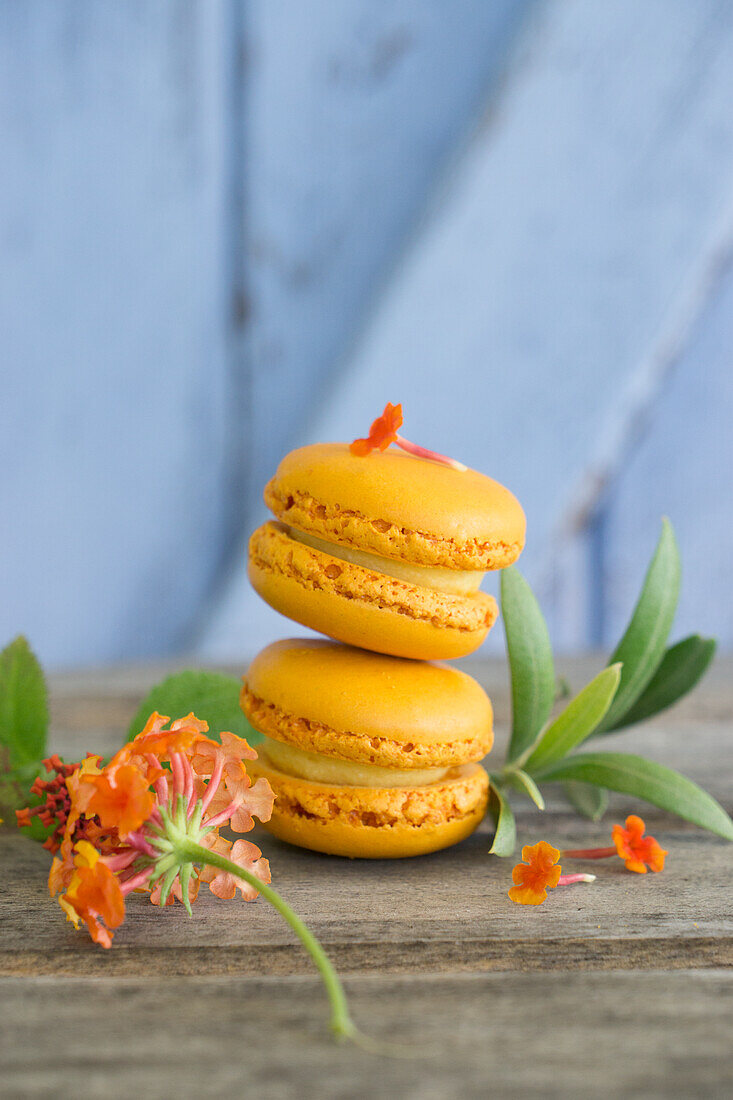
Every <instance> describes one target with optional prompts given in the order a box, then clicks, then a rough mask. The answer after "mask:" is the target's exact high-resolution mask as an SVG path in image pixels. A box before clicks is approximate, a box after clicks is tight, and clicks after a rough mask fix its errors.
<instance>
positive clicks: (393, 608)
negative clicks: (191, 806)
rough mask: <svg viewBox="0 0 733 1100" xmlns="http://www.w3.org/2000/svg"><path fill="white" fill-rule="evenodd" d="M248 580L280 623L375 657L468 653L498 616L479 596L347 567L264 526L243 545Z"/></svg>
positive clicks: (278, 526) (275, 525)
mask: <svg viewBox="0 0 733 1100" xmlns="http://www.w3.org/2000/svg"><path fill="white" fill-rule="evenodd" d="M249 579H250V581H251V582H252V585H253V587H254V589H255V591H256V592H257V593H258V594H259V595H260V596H262V598H263V599H264V600H265V601H266V602H267V603H269V604H270V606H271V607H274V608H275V610H276V611H279V612H280V613H281V614H283V615H287V617H288V618H290V619H292V620H294V621H295V622H298V623H301V624H302V625H303V626H307V627H310V628H311V629H313V630H317V631H319V632H320V633H322V634H326V635H328V636H329V637H331V638H336V639H338V640H339V641H342V642H346V643H347V644H349V645H352V646H357V647H359V648H362V649H367V650H372V651H373V652H376V653H385V654H388V655H391V656H395V657H408V658H412V659H416V660H428V661H430V660H450V659H452V658H457V657H466V656H468V655H469V654H470V653H473V652H474V651H475V650H476V649H478V647H479V646H480V645H481V643H482V642H483V641H484V639H485V638H486V635H487V634H488V632H489V630H490V628H491V626H492V625H493V623H494V621H495V619H496V616H497V606H496V601H495V600H494V599H493V597H492V596H489V595H487V594H486V593H485V592H476V593H474V594H472V595H456V594H453V593H447V592H439V591H435V590H434V589H429V588H424V587H421V586H420V585H417V584H410V583H407V582H405V581H401V580H398V579H396V578H394V577H390V576H388V575H386V574H382V573H378V572H375V571H372V570H369V569H365V568H363V567H362V566H359V565H355V564H353V563H351V562H346V561H344V560H342V559H340V558H335V557H331V556H330V555H329V554H326V553H323V552H322V551H320V550H317V549H314V548H312V547H310V546H307V545H305V544H304V543H301V542H298V541H296V540H295V539H292V538H290V537H289V536H288V534H287V531H286V529H285V528H284V527H283V526H282V525H281V524H278V523H273V522H268V523H265V524H264V525H263V526H262V527H260V528H258V529H257V530H256V531H255V532H254V534H253V535H252V537H251V539H250V547H249Z"/></svg>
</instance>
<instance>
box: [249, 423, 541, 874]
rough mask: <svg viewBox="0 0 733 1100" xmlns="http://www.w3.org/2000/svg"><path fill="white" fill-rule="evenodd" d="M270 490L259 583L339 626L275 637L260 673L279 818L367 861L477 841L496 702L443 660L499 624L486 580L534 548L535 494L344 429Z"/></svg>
mask: <svg viewBox="0 0 733 1100" xmlns="http://www.w3.org/2000/svg"><path fill="white" fill-rule="evenodd" d="M376 423H377V422H375V424H376ZM373 430H374V426H373ZM393 438H395V437H394V436H393ZM396 438H397V439H399V437H396ZM401 442H402V441H400V443H401ZM410 446H411V447H412V445H410ZM413 450H419V451H420V453H421V454H422V455H425V454H429V452H424V451H422V449H419V448H413ZM265 502H266V503H267V505H268V506H269V508H270V509H271V511H272V512H273V513H274V515H275V517H276V520H275V521H270V522H268V523H265V524H264V525H263V526H262V527H260V528H259V529H258V530H257V531H255V532H254V534H253V535H252V537H251V540H250V551H249V553H250V557H249V575H250V579H251V581H252V584H253V585H254V587H255V589H256V591H257V592H258V593H259V594H260V595H261V596H262V597H263V598H264V599H265V600H266V601H267V602H268V603H269V604H270V605H271V606H272V607H274V608H275V609H276V610H277V611H280V612H281V613H282V614H284V615H287V616H288V617H289V618H291V619H294V620H295V621H296V622H298V623H301V624H303V625H305V626H308V627H311V628H313V629H315V630H317V631H319V632H321V633H323V634H326V635H328V636H329V637H330V638H332V639H337V641H304V640H289V641H283V642H277V643H275V644H274V645H271V646H268V647H267V649H265V650H263V652H262V653H260V654H259V656H258V657H256V658H255V660H254V662H253V663H252V665H251V667H250V669H249V672H248V674H247V677H246V678H245V683H244V688H243V691H242V707H243V709H244V711H245V713H246V715H247V717H248V719H249V721H250V722H251V723H252V725H253V726H254V727H255V728H256V729H258V730H259V731H260V732H261V733H262V734H264V735H265V740H264V742H263V743H262V744H261V745H260V746H258V753H259V759H258V760H257V761H256V762H255V764H254V765H253V766H252V770H253V771H254V772H255V773H256V774H258V775H264V776H266V777H267V779H268V780H269V781H270V783H271V785H272V787H273V789H274V791H275V795H276V801H275V809H274V812H273V815H272V818H271V820H270V822H269V823H268V825H267V826H266V827H267V828H268V829H269V830H270V831H271V832H273V833H275V835H277V836H279V837H281V838H282V839H284V840H287V841H289V842H291V843H293V844H298V845H301V846H303V847H306V848H311V849H314V850H316V851H321V852H329V853H331V854H334V855H344V856H360V857H367V858H378V857H386V856H410V855H418V854H422V853H425V852H431V851H436V850H437V849H439V848H444V847H446V846H448V845H450V844H453V843H455V842H456V841H458V840H461V839H463V838H464V837H465V836H468V835H469V833H471V832H473V830H474V829H475V828H476V826H477V825H478V823H479V822H480V820H481V818H482V817H483V815H484V813H485V810H486V803H487V799H488V787H489V784H488V776H487V774H486V772H485V771H484V769H483V768H482V767H481V766H480V765H479V763H478V761H480V760H481V759H482V758H483V757H484V756H485V755H486V753H487V752H488V751H489V749H490V748H491V744H492V740H493V732H492V711H491V704H490V702H489V699H488V697H487V696H486V694H485V693H484V691H483V689H482V688H481V687H479V685H478V684H477V683H476V682H475V681H474V680H472V679H471V677H469V676H467V675H466V674H465V673H464V672H460V671H458V670H457V669H453V668H450V667H448V666H445V665H441V664H435V663H433V662H434V661H436V660H442V659H446V658H452V657H462V656H465V655H467V654H469V653H472V652H473V651H474V650H475V649H476V648H477V647H478V646H479V645H480V644H481V642H482V641H483V640H484V638H485V637H486V634H487V633H488V631H489V629H490V628H491V626H492V624H493V622H494V620H495V618H496V614H497V608H496V603H495V601H494V599H493V598H492V597H491V596H489V595H486V594H485V593H483V592H481V591H480V588H479V586H480V584H481V580H482V578H483V575H484V573H485V572H486V571H488V570H493V569H500V568H502V567H504V566H506V565H508V564H510V563H511V562H512V561H514V560H515V559H516V558H517V557H518V556H519V554H520V552H521V550H522V547H523V544H524V528H525V521H524V513H523V512H522V509H521V507H520V506H519V504H518V502H517V501H516V499H515V498H514V496H512V494H511V493H510V492H509V491H508V490H507V489H505V488H504V487H503V486H501V485H499V484H498V483H497V482H495V481H492V480H491V479H490V478H488V477H485V476H484V475H482V474H479V473H476V472H475V471H473V470H467V469H465V468H464V467H461V466H459V464H457V463H450V462H449V460H444V459H442V456H431V457H417V456H416V455H415V454H414V453H413V454H408V453H404V452H402V451H393V450H380V451H376V452H375V453H367V454H355V453H354V450H353V448H350V447H349V446H348V445H347V444H340V443H332V444H319V445H316V446H311V447H303V448H300V449H299V450H296V451H293V452H292V453H291V454H289V455H287V456H286V457H285V458H284V459H283V461H282V462H281V463H280V466H279V468H278V470H277V472H276V474H275V476H274V477H273V479H272V480H271V481H270V482H269V484H268V485H267V487H266V489H265ZM339 643H347V644H345V645H344V644H339ZM356 647H358V648H356Z"/></svg>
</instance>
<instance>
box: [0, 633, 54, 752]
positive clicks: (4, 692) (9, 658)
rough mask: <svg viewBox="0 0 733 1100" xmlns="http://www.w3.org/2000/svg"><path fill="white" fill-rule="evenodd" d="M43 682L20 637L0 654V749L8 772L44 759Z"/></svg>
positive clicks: (45, 702) (29, 651) (40, 673)
mask: <svg viewBox="0 0 733 1100" xmlns="http://www.w3.org/2000/svg"><path fill="white" fill-rule="evenodd" d="M47 732H48V703H47V699H46V682H45V680H44V678H43V672H42V671H41V666H40V665H39V663H38V661H37V659H36V656H35V654H34V653H33V651H32V650H31V648H30V646H29V645H28V642H27V641H26V639H25V638H24V637H22V635H19V636H18V637H17V638H16V639H15V640H14V641H12V642H11V643H10V644H9V645H7V646H6V647H5V649H4V650H3V651H2V652H1V653H0V745H4V746H5V747H6V748H7V750H8V754H9V762H10V766H11V768H20V767H22V766H23V765H24V764H35V763H36V762H37V761H40V760H41V759H42V757H44V756H45V755H46V735H47Z"/></svg>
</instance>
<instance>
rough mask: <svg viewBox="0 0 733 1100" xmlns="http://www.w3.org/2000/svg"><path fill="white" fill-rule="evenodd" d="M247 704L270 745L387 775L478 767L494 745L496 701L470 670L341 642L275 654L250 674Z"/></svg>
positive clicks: (304, 642)
mask: <svg viewBox="0 0 733 1100" xmlns="http://www.w3.org/2000/svg"><path fill="white" fill-rule="evenodd" d="M241 703H242V709H243V710H244V712H245V714H246V715H247V717H248V719H249V720H250V722H251V723H252V725H253V726H254V727H255V728H256V729H258V730H260V731H261V732H262V733H265V734H267V736H268V737H273V738H275V739H276V740H279V741H284V742H286V743H289V744H292V745H296V746H297V747H298V748H301V749H305V750H306V751H310V752H320V753H324V754H326V755H331V756H335V757H337V758H340V759H343V760H351V761H355V762H358V763H366V764H377V765H379V766H383V767H396V768H405V767H415V768H430V767H443V766H450V765H453V764H463V763H467V762H473V761H477V760H481V759H482V758H483V757H484V756H485V755H486V754H487V753H488V752H489V750H490V749H491V746H492V743H493V728H492V719H493V715H492V708H491V702H490V700H489V697H488V696H487V695H486V692H485V691H484V690H483V688H482V687H481V686H480V685H479V684H478V683H477V682H476V681H475V680H474V679H473V678H472V677H471V676H468V675H467V674H466V673H465V672H461V671H460V670H459V669H455V668H451V667H449V666H445V665H440V664H431V663H424V662H415V661H408V660H399V659H397V658H393V657H385V656H382V655H381V654H377V653H369V652H366V651H364V650H359V649H353V648H351V647H349V646H344V645H339V644H337V643H335V642H327V641H321V640H310V639H299V638H292V639H287V640H284V641H281V642H275V643H273V644H272V645H270V646H267V647H266V648H265V649H263V650H262V652H261V653H259V654H258V655H257V657H255V659H254V660H253V661H252V664H251V665H250V667H249V670H248V672H247V676H246V679H245V683H244V686H243V689H242V695H241Z"/></svg>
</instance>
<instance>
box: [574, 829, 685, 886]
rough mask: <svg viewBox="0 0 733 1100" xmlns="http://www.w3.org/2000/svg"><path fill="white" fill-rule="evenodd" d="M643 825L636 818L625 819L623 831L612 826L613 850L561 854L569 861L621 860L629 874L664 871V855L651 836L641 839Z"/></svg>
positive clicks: (578, 851)
mask: <svg viewBox="0 0 733 1100" xmlns="http://www.w3.org/2000/svg"><path fill="white" fill-rule="evenodd" d="M645 829H646V825H645V824H644V821H643V820H642V818H640V817H639V816H638V815H637V814H630V815H629V817H627V818H626V828H624V827H623V825H614V826H613V828H612V829H611V836H612V837H613V843H614V845H615V847H613V848H572V849H569V850H567V851H564V852H563V853H562V855H563V856H567V857H568V858H569V859H606V858H607V857H608V856H620V857H621V859H622V860H623V861H624V863H625V864H626V869H627V870H628V871H636V873H637V874H639V875H645V874H646V870H647V867H648V868H649V870H650V871H662V870H663V869H664V857H665V856H666V855H667V854H668V853H667V851H666V850H665V849H664V848H662V846H661V845H660V844H659V843H658V842H657V841H656V840H655V839H654V837H653V836H644V835H643V834H644V830H645Z"/></svg>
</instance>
